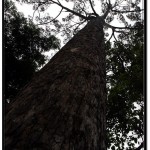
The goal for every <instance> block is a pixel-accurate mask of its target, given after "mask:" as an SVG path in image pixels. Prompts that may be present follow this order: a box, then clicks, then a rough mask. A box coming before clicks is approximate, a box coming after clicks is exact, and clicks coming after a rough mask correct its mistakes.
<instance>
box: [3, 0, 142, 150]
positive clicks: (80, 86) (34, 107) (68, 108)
mask: <svg viewBox="0 0 150 150" xmlns="http://www.w3.org/2000/svg"><path fill="white" fill-rule="evenodd" d="M88 2H89V4H90V7H91V10H92V11H93V12H92V13H89V12H87V10H86V8H87V3H88ZM138 2H139V1H136V2H135V3H132V4H131V5H132V7H133V8H132V10H128V9H129V7H128V8H127V7H124V6H123V8H122V6H120V4H121V1H116V2H115V3H114V4H111V3H110V1H109V2H107V1H103V2H102V4H103V7H102V12H103V15H101V16H100V15H98V14H97V13H96V11H95V9H94V5H93V4H94V2H91V1H90V0H89V1H87V0H86V1H80V3H78V2H77V1H76V2H74V7H73V9H70V8H67V7H65V6H64V5H62V3H60V2H59V1H53V0H51V1H43V2H37V3H36V2H35V3H34V8H35V11H36V10H41V11H43V10H44V9H45V8H46V7H48V6H51V5H53V4H56V5H58V6H60V8H61V11H60V13H59V14H61V12H62V11H63V10H65V11H67V12H70V14H69V16H67V17H66V18H63V20H64V19H65V20H64V21H66V22H67V23H68V24H67V25H66V26H63V25H61V24H60V22H59V21H58V20H57V17H58V16H59V15H58V16H57V17H55V18H51V17H49V16H47V17H45V18H44V20H43V19H42V18H38V17H37V20H39V21H40V23H52V22H53V23H54V24H55V25H56V29H57V30H55V32H60V30H61V28H62V30H63V31H64V32H66V35H67V36H68V38H70V37H69V35H70V34H72V35H73V33H69V34H68V32H71V29H69V28H70V27H71V26H72V27H73V29H74V30H72V31H74V33H76V32H77V30H78V29H79V26H80V25H81V24H83V23H84V22H87V25H86V26H85V27H84V28H83V29H82V30H80V31H79V32H78V33H77V34H75V35H74V37H73V38H72V39H71V40H70V41H69V42H68V43H67V44H66V45H65V46H64V47H63V48H62V49H61V50H60V51H59V52H58V53H57V54H56V55H55V56H54V57H53V58H52V59H51V60H50V62H49V63H48V64H47V65H46V66H45V67H44V68H43V69H41V70H40V71H39V72H38V74H37V75H36V76H35V77H34V78H33V79H32V80H31V82H30V83H29V84H28V85H27V86H26V87H24V89H23V90H22V91H21V92H20V94H19V95H18V96H17V97H16V99H15V101H14V103H13V104H12V105H11V108H10V110H9V112H8V114H7V116H6V124H7V126H6V128H5V137H6V138H5V139H6V140H5V145H6V149H12V148H14V149H54V150H59V149H64V150H69V149H76V150H81V149H87V150H88V149H93V150H94V149H99V150H104V149H106V146H105V142H106V137H105V136H106V132H105V131H106V116H105V114H106V105H105V104H106V96H107V94H106V65H105V64H106V60H105V57H106V55H105V53H106V52H107V50H110V51H108V52H107V53H109V52H111V53H112V52H113V53H114V56H115V57H116V54H117V55H118V54H119V57H118V59H117V61H115V60H114V58H113V59H112V57H110V59H109V60H108V62H110V61H111V60H113V62H114V64H110V66H111V68H113V72H114V76H113V78H114V79H113V78H111V89H109V92H110V94H109V101H108V102H107V103H108V106H111V104H112V103H111V101H113V100H114V97H115V96H116V93H115V91H119V90H120V91H119V92H122V91H123V90H125V89H122V87H120V88H119V89H117V90H116V87H117V86H118V85H119V86H121V85H120V83H119V82H118V81H119V80H121V79H123V78H124V76H125V75H126V72H125V71H124V72H123V74H121V72H122V71H123V70H122V69H124V68H123V67H124V66H123V67H122V61H118V60H122V57H121V59H120V55H121V54H120V51H121V52H124V50H126V49H125V48H124V46H125V42H124V43H121V42H116V43H115V45H114V48H113V49H110V46H109V41H110V39H111V37H114V38H115V39H116V41H117V38H116V37H115V33H116V32H118V33H122V34H121V35H120V36H122V40H124V39H125V38H126V37H129V39H130V38H132V37H131V36H130V33H129V31H130V32H131V31H133V32H134V31H137V30H139V27H137V26H132V25H131V24H129V23H128V22H127V21H126V18H125V16H124V15H123V14H127V17H128V18H129V19H131V20H134V19H135V20H136V22H138V21H139V20H140V19H139V18H140V13H139V12H141V11H142V10H141V9H140V8H139V7H138ZM127 4H128V3H127ZM114 15H118V17H119V19H120V20H121V21H122V22H123V23H124V25H125V26H124V27H114V26H112V25H110V24H109V23H110V22H111V21H112V20H113V17H114ZM74 16H78V17H79V18H80V21H79V22H77V23H75V24H74V25H72V24H69V22H70V20H72V19H73V18H74ZM47 19H52V20H50V21H49V22H44V21H47ZM64 27H65V28H64ZM104 27H105V28H106V27H107V28H110V29H112V35H111V36H110V39H109V40H108V42H107V43H106V48H108V49H105V48H104V46H105V43H104V32H103V29H104ZM132 36H133V37H134V34H133V35H132ZM121 46H122V47H121ZM128 46H130V44H128ZM135 47H136V45H135ZM135 47H132V49H131V50H132V52H133V51H134V48H135ZM135 49H136V48H135ZM105 50H106V52H105ZM117 50H118V51H117ZM116 51H117V52H116ZM115 52H116V53H115ZM134 54H135V53H133V55H134ZM121 56H122V55H121ZM128 56H129V55H128ZM117 62H119V63H118V67H119V69H116V68H115V67H116V65H115V64H116V63H117ZM120 64H121V65H120ZM133 64H134V63H133ZM123 65H124V63H123ZM133 66H134V65H133ZM120 67H122V68H120ZM107 68H108V69H109V65H108V64H107ZM118 70H119V71H118ZM130 70H131V71H132V70H134V68H133V67H132V68H131V69H130ZM120 71H121V72H120ZM133 73H135V71H134V72H133ZM131 74H132V72H131ZM121 75H122V76H121ZM118 77H119V78H120V79H119V80H118V79H117V78H118ZM132 77H133V78H134V75H132ZM140 79H141V77H140ZM108 81H109V79H108ZM121 84H122V83H121ZM125 84H128V83H127V82H126V83H125ZM122 85H123V84H122ZM133 85H135V84H133ZM113 93H114V94H113ZM114 95H115V96H114ZM120 95H121V99H122V98H123V96H124V93H121V94H120ZM120 95H119V96H120ZM117 98H118V97H117ZM118 99H119V98H118ZM129 99H130V98H129V97H128V99H127V100H126V99H124V101H123V102H126V101H127V102H129ZM134 100H135V99H134ZM134 100H133V101H132V102H131V104H130V105H129V107H128V109H130V108H131V107H130V106H131V105H132V104H133V102H134ZM141 100H142V99H141ZM29 102H30V103H29ZM109 102H110V103H109ZM115 104H117V105H118V104H119V102H118V101H117V102H116V101H113V105H112V106H111V109H110V110H113V109H112V108H113V107H114V106H115ZM121 104H122V103H121ZM122 107H123V106H122ZM116 108H117V109H118V107H115V109H114V110H115V111H116V110H117V109H116ZM110 110H109V111H108V110H107V113H108V117H110V119H109V121H111V118H113V119H114V118H116V116H115V115H116V114H115V113H114V112H113V113H114V114H115V115H114V116H113V115H109V114H110V113H111V112H112V111H110ZM123 111H124V109H123ZM123 111H122V112H123ZM124 112H126V111H124ZM140 112H141V111H140ZM130 114H131V113H130ZM140 116H141V115H140ZM117 117H119V119H120V118H121V115H120V114H119V115H117ZM12 118H14V120H11V119H12ZM125 119H126V118H124V120H125ZM130 120H131V118H130ZM117 121H118V120H117ZM107 122H108V121H107ZM120 122H122V120H121V119H120V120H119V123H120ZM108 123H109V125H112V123H113V121H111V122H108ZM115 124H117V123H115ZM119 125H120V126H119V127H118V128H117V130H118V131H119V129H120V128H122V126H121V125H123V123H122V124H119ZM125 128H126V127H124V128H123V129H125ZM109 129H113V127H112V126H109ZM117 130H116V131H117ZM118 131H117V132H118ZM109 133H111V132H109ZM122 133H123V132H122ZM109 136H110V137H109V139H110V140H111V135H109ZM118 137H119V136H118ZM122 139H123V140H124V138H122ZM118 141H119V140H118ZM117 144H118V143H117ZM117 144H116V145H117ZM117 146H118V145H117ZM131 147H133V145H131ZM140 147H141V146H140ZM111 148H112V149H115V147H114V146H112V147H111ZM118 148H120V147H119V146H118ZM122 148H123V146H122Z"/></svg>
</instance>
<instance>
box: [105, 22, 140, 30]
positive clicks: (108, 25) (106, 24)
mask: <svg viewBox="0 0 150 150" xmlns="http://www.w3.org/2000/svg"><path fill="white" fill-rule="evenodd" d="M104 25H105V26H107V27H109V28H111V29H130V30H137V29H139V28H130V27H114V26H112V25H110V24H108V23H106V22H105V24H104Z"/></svg>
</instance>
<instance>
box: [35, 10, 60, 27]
mask: <svg viewBox="0 0 150 150" xmlns="http://www.w3.org/2000/svg"><path fill="white" fill-rule="evenodd" d="M62 10H63V8H61V10H60V12H59V14H58V15H57V16H56V17H55V18H53V19H52V20H50V21H49V22H44V23H40V24H37V25H43V24H48V23H50V22H52V21H54V20H55V19H57V18H58V17H59V16H60V14H61V12H62Z"/></svg>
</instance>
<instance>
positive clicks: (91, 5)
mask: <svg viewBox="0 0 150 150" xmlns="http://www.w3.org/2000/svg"><path fill="white" fill-rule="evenodd" d="M89 2H90V5H91V8H92V10H93V12H94V14H95V15H96V16H98V14H97V13H96V11H95V9H94V7H93V4H92V1H91V0H89Z"/></svg>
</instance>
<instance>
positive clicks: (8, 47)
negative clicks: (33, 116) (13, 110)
mask: <svg viewBox="0 0 150 150" xmlns="http://www.w3.org/2000/svg"><path fill="white" fill-rule="evenodd" d="M4 10H5V16H4V17H5V18H4V30H5V31H4V38H5V41H4V53H5V97H6V99H10V97H14V96H15V95H16V94H17V92H18V91H19V89H21V87H23V86H24V85H25V84H26V83H27V82H28V81H29V80H30V79H31V77H32V76H33V74H34V73H35V71H37V70H38V68H39V67H41V66H43V65H44V64H45V61H46V60H47V58H46V56H44V54H42V53H43V52H45V51H49V50H50V49H57V48H59V40H58V39H57V38H56V37H54V36H52V35H50V34H47V32H46V31H45V30H43V29H41V28H38V27H37V26H36V25H34V24H33V22H32V21H28V20H27V19H26V18H24V16H23V15H22V14H21V13H19V12H17V10H16V7H15V6H14V4H13V2H12V1H10V2H8V1H5V3H4Z"/></svg>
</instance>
